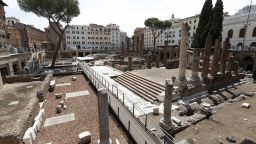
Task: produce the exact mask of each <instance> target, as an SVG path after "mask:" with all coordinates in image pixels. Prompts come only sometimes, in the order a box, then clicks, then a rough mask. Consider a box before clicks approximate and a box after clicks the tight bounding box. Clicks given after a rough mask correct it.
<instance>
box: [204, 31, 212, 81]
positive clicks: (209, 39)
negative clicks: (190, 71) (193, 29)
mask: <svg viewBox="0 0 256 144" xmlns="http://www.w3.org/2000/svg"><path fill="white" fill-rule="evenodd" d="M211 47H212V36H211V35H208V36H207V38H206V42H205V49H204V57H203V69H202V74H201V76H202V78H203V79H207V77H208V73H209V62H210V56H211Z"/></svg>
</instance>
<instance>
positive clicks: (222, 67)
mask: <svg viewBox="0 0 256 144" xmlns="http://www.w3.org/2000/svg"><path fill="white" fill-rule="evenodd" d="M229 46H230V45H229V38H226V40H225V41H224V43H223V49H222V51H221V56H220V72H221V73H222V74H225V71H226V62H227V57H228V49H229Z"/></svg>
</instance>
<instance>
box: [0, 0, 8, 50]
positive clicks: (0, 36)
mask: <svg viewBox="0 0 256 144" xmlns="http://www.w3.org/2000/svg"><path fill="white" fill-rule="evenodd" d="M5 6H7V4H5V3H4V2H3V1H2V0H0V48H1V47H3V46H6V45H8V44H9V34H8V32H7V27H6V22H5V11H4V7H5Z"/></svg>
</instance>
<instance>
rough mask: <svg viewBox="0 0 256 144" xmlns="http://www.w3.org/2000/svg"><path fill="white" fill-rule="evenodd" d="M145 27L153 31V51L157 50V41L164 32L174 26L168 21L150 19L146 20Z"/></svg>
mask: <svg viewBox="0 0 256 144" xmlns="http://www.w3.org/2000/svg"><path fill="white" fill-rule="evenodd" d="M144 25H145V26H146V27H148V28H149V29H150V30H151V31H152V35H153V46H154V47H153V49H154V50H155V48H156V39H157V38H158V37H159V36H160V35H161V34H162V33H163V32H164V30H165V29H167V28H169V27H171V26H172V23H171V22H170V21H168V20H165V21H161V20H159V19H158V18H148V19H146V20H145V22H144Z"/></svg>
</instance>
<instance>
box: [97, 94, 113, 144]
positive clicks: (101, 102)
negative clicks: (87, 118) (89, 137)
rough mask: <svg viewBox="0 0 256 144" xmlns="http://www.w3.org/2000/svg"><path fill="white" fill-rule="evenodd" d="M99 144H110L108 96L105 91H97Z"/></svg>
mask: <svg viewBox="0 0 256 144" xmlns="http://www.w3.org/2000/svg"><path fill="white" fill-rule="evenodd" d="M98 111H99V129H100V144H110V142H109V141H110V140H109V111H108V94H107V91H106V89H101V90H99V95H98Z"/></svg>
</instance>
